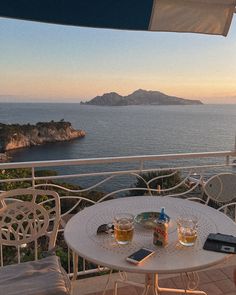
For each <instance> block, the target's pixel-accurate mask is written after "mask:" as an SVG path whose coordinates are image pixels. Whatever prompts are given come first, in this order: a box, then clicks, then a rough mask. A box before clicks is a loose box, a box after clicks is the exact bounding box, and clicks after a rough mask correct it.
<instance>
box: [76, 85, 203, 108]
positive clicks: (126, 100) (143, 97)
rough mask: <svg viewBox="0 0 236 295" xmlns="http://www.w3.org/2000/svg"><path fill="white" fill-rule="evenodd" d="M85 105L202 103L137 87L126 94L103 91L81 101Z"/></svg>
mask: <svg viewBox="0 0 236 295" xmlns="http://www.w3.org/2000/svg"><path fill="white" fill-rule="evenodd" d="M81 104H87V105H99V106H127V105H198V104H203V103H202V102H201V101H200V100H190V99H185V98H180V97H176V96H169V95H167V94H164V93H162V92H160V91H151V90H150V91H147V90H143V89H139V90H136V91H134V92H133V93H132V94H129V95H127V96H122V95H119V94H118V93H116V92H111V93H105V94H103V95H102V96H96V97H94V98H93V99H91V100H90V101H86V102H81Z"/></svg>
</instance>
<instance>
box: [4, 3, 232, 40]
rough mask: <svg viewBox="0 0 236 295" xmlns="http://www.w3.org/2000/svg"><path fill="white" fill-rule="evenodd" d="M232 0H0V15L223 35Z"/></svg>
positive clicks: (227, 25)
mask: <svg viewBox="0 0 236 295" xmlns="http://www.w3.org/2000/svg"><path fill="white" fill-rule="evenodd" d="M235 6H236V0H60V1H59V0H50V1H49V0H0V16H2V17H9V18H16V19H24V20H31V21H39V22H46V23H55V24H63V25H72V26H84V27H93V28H112V29H121V30H137V31H148V30H150V31H166V32H189V33H203V34H214V35H224V36H226V35H227V33H228V31H229V27H230V24H231V21H232V17H233V13H234V10H235Z"/></svg>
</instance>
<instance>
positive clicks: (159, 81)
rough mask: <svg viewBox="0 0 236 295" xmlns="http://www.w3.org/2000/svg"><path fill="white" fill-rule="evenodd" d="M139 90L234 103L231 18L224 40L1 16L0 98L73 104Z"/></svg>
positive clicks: (235, 35)
mask: <svg viewBox="0 0 236 295" xmlns="http://www.w3.org/2000/svg"><path fill="white" fill-rule="evenodd" d="M139 88H142V89H146V90H159V91H161V92H164V93H166V94H169V95H175V96H180V97H184V98H190V99H191V98H194V99H195V98H197V99H201V100H202V101H203V102H205V103H236V20H235V19H234V21H233V23H232V26H231V29H230V31H229V34H228V36H227V37H226V38H225V37H222V36H209V35H199V34H180V33H160V32H156V33H154V32H131V31H116V30H102V29H88V28H79V27H69V26H60V25H49V24H42V23H36V22H27V21H19V20H10V19H3V18H0V101H32V102H33V101H35V102H38V101H45V102H54V101H58V102H65V101H68V102H79V101H81V100H89V99H91V98H93V97H94V96H96V95H102V94H103V93H105V92H112V91H115V92H118V93H119V94H121V95H127V94H130V93H131V92H133V91H134V90H136V89H139Z"/></svg>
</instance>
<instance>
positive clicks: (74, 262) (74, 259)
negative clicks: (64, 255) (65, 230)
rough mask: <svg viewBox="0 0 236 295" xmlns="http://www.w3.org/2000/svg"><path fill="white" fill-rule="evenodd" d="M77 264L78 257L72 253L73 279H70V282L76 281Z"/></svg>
mask: <svg viewBox="0 0 236 295" xmlns="http://www.w3.org/2000/svg"><path fill="white" fill-rule="evenodd" d="M78 262H79V256H78V255H77V254H76V253H75V252H74V251H73V278H72V281H75V280H76V279H77V273H78Z"/></svg>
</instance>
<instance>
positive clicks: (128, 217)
mask: <svg viewBox="0 0 236 295" xmlns="http://www.w3.org/2000/svg"><path fill="white" fill-rule="evenodd" d="M133 235H134V216H133V215H132V214H128V213H123V214H119V215H117V216H116V217H115V219H114V237H115V240H116V241H117V243H118V244H121V245H125V244H128V243H130V242H131V241H132V239H133Z"/></svg>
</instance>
